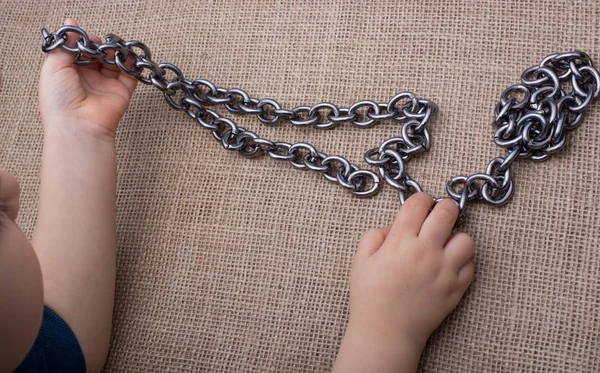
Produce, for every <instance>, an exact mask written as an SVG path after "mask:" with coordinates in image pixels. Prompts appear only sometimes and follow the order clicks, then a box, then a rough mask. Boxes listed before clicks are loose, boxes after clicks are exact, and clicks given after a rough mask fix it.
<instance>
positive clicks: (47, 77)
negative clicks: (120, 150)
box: [39, 19, 137, 137]
mask: <svg viewBox="0 0 600 373" xmlns="http://www.w3.org/2000/svg"><path fill="white" fill-rule="evenodd" d="M65 24H66V25H73V26H77V23H76V22H75V21H74V20H71V19H67V20H66V21H65ZM68 35H69V39H68V41H67V44H68V45H69V46H75V41H76V39H77V37H76V35H73V33H68ZM89 37H90V40H91V41H94V42H96V43H100V42H101V40H100V38H98V37H97V36H94V35H90V36H89ZM109 53H110V52H109ZM111 54H112V55H114V52H113V53H110V54H109V57H111ZM73 59H74V55H73V54H70V53H66V52H64V51H62V50H56V51H54V52H51V53H50V54H49V55H48V57H47V58H46V61H45V62H44V65H43V67H42V73H41V76H40V91H39V100H40V111H41V114H42V122H43V124H44V128H45V129H46V130H47V129H48V128H50V127H52V126H65V125H67V126H69V125H76V126H77V128H76V129H77V130H83V131H89V132H90V133H91V134H93V135H100V136H106V135H108V136H111V137H113V136H114V134H115V131H116V129H117V125H118V123H119V120H120V119H121V117H122V116H123V113H124V112H125V110H126V109H127V107H128V106H129V100H130V98H131V95H132V94H133V91H134V90H135V87H136V86H137V80H136V79H135V78H133V77H131V76H128V75H127V74H125V73H121V70H120V69H119V68H118V67H116V66H106V65H103V64H101V63H96V64H93V65H91V66H85V67H84V66H77V65H75V64H74V63H73ZM131 63H132V58H130V60H128V61H127V62H126V65H127V66H130V65H131Z"/></svg>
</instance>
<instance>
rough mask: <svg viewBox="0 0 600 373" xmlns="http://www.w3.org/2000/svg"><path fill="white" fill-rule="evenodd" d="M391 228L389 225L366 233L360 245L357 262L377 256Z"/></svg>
mask: <svg viewBox="0 0 600 373" xmlns="http://www.w3.org/2000/svg"><path fill="white" fill-rule="evenodd" d="M391 227H392V226H391V225H388V226H387V227H384V228H373V229H371V230H370V231H368V232H367V233H365V235H364V236H363V238H362V239H361V240H360V243H359V244H358V249H357V250H356V256H355V260H356V261H362V260H365V259H366V258H368V257H370V256H371V255H373V254H375V253H376V252H377V250H379V248H380V247H381V245H383V242H384V241H385V238H386V237H387V235H388V233H389V232H390V229H391Z"/></svg>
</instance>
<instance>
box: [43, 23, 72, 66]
mask: <svg viewBox="0 0 600 373" xmlns="http://www.w3.org/2000/svg"><path fill="white" fill-rule="evenodd" d="M65 26H77V27H79V25H78V24H77V22H76V21H75V20H74V19H71V18H67V19H66V20H65ZM78 38H79V35H77V33H75V32H67V41H66V43H65V44H66V45H67V46H69V47H75V46H76V41H77V39H78ZM74 57H75V56H74V55H73V54H71V53H67V52H65V51H63V50H61V49H60V48H57V49H55V50H54V51H52V52H50V53H48V56H47V57H46V61H45V62H44V65H43V66H42V71H43V72H44V73H45V75H47V76H50V75H52V74H53V73H55V72H57V71H59V70H60V69H63V68H65V67H68V66H71V65H72V64H73V58H74Z"/></svg>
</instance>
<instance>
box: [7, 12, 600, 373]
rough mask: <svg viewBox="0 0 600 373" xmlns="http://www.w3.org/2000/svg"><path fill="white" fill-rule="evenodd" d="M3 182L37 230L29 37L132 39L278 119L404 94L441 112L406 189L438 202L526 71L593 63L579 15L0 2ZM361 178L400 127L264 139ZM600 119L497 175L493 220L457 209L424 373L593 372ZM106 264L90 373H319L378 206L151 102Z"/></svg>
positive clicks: (343, 317) (26, 224)
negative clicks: (229, 144) (277, 109)
mask: <svg viewBox="0 0 600 373" xmlns="http://www.w3.org/2000/svg"><path fill="white" fill-rule="evenodd" d="M0 6H1V12H0V69H1V70H0V71H1V73H2V75H3V85H2V89H1V91H0V141H1V146H0V167H2V168H4V169H6V170H8V171H10V172H12V173H14V174H15V175H16V176H17V177H18V179H19V180H20V182H21V185H22V213H21V216H20V219H19V223H20V225H21V227H22V228H23V230H24V231H25V232H26V233H27V234H29V235H31V233H32V231H33V226H34V223H35V217H36V204H37V198H38V183H39V180H38V172H39V162H40V154H41V144H42V131H41V126H40V118H39V113H38V108H37V79H38V76H39V71H40V66H41V64H42V62H43V60H44V55H43V53H42V52H41V50H40V41H41V39H40V33H39V29H40V28H42V27H47V28H49V29H51V30H55V29H56V28H57V27H59V26H60V25H61V22H62V21H63V19H64V18H65V17H67V16H70V17H74V18H76V19H77V20H78V21H79V23H80V24H81V26H82V27H83V28H84V29H85V30H87V31H89V32H92V33H96V34H101V35H104V34H105V33H107V32H113V33H116V34H117V35H120V36H121V37H123V38H125V39H138V40H141V41H143V42H145V43H146V44H148V46H149V47H150V48H151V50H152V51H153V56H154V59H155V60H157V61H158V62H172V63H175V64H176V65H178V66H179V67H180V68H181V69H182V70H183V71H184V72H185V73H186V75H188V76H191V77H203V78H208V79H210V80H212V81H214V82H215V83H217V84H218V85H219V86H222V87H241V88H244V89H245V90H246V91H247V92H249V93H251V94H252V95H253V96H254V97H273V98H275V99H278V100H279V101H280V102H281V103H282V104H284V105H285V106H286V107H293V106H296V105H300V104H314V103H317V102H320V101H331V102H336V103H338V104H339V105H342V106H343V105H348V104H350V103H352V102H354V101H356V100H357V99H360V98H371V99H376V100H381V101H385V100H388V99H389V98H390V97H392V96H393V95H394V94H395V93H396V92H400V91H403V90H410V91H413V92H415V93H417V94H418V95H419V96H422V97H427V98H429V99H432V100H434V101H435V102H436V103H437V104H438V105H439V108H440V112H439V114H438V116H437V118H436V119H435V120H434V121H433V123H432V125H431V130H432V135H433V141H434V143H433V147H432V150H431V152H430V153H428V154H426V155H424V156H421V157H420V158H419V159H415V160H412V161H411V162H410V164H409V166H408V167H409V170H410V172H411V175H412V176H414V177H415V178H416V179H417V180H419V181H421V184H422V185H423V186H424V187H425V188H426V189H427V190H428V191H430V192H431V193H434V194H437V195H441V194H442V193H443V185H444V184H445V182H446V180H448V178H449V177H450V176H452V175H457V174H467V173H472V172H475V171H477V170H481V169H483V167H484V166H485V165H486V164H487V161H488V160H489V159H490V158H491V157H495V156H498V155H501V154H503V152H502V151H501V149H499V148H497V147H496V146H495V145H494V144H493V142H492V135H493V130H492V127H491V125H490V123H491V120H492V109H493V107H494V104H495V102H496V100H497V98H498V97H499V94H500V93H501V92H502V90H503V89H504V88H505V87H506V86H508V85H510V84H513V83H516V82H518V80H519V77H520V74H521V72H522V71H523V69H525V68H526V67H528V66H530V65H533V64H535V63H537V62H538V61H539V60H540V59H541V58H543V57H544V56H546V55H547V54H550V53H553V52H562V51H568V50H572V49H581V50H584V51H586V52H587V53H589V54H590V55H591V56H592V58H593V59H594V60H595V61H596V62H597V63H598V62H600V51H599V43H600V37H599V34H600V6H599V3H598V1H597V0H594V1H559V0H555V1H517V0H515V1H508V0H489V1H421V2H413V1H401V2H393V1H389V2H385V1H381V2H377V1H352V0H347V1H341V0H340V1H314V2H284V1H252V2H246V1H239V0H234V1H226V2H216V1H140V0H131V1H130V0H127V1H125V0H121V1H108V0H101V1H97V2H80V1H67V0H59V1H54V2H37V1H19V2H17V1H7V0H0ZM235 120H236V122H238V123H240V124H242V125H243V126H244V127H246V128H250V129H253V130H255V131H257V132H258V133H260V134H264V135H266V136H267V137H269V138H273V139H277V140H285V141H288V142H291V141H297V140H306V141H309V142H312V143H314V144H315V145H316V146H317V147H318V148H319V149H322V150H324V151H325V152H327V153H336V154H345V155H347V156H348V157H349V158H350V159H351V160H352V161H354V162H357V163H359V164H361V165H363V166H364V161H362V154H363V152H364V151H365V150H367V149H369V148H371V147H373V146H375V145H376V144H378V143H379V142H380V141H381V140H382V139H384V138H387V137H389V136H390V135H391V134H393V133H394V132H395V131H397V130H398V129H397V127H394V126H393V125H392V124H386V125H380V126H377V127H375V128H373V129H370V130H358V129H354V128H350V127H347V126H345V127H343V128H338V129H335V130H332V131H318V130H315V129H306V128H305V129H297V128H291V127H290V126H289V125H286V126H281V127H277V128H265V126H263V125H261V124H260V123H258V122H257V121H256V120H254V119H252V118H250V117H245V118H239V117H237V118H235ZM599 128H600V105H599V103H598V102H596V103H595V104H594V105H593V108H592V109H590V110H589V112H588V114H587V117H586V119H585V123H584V124H583V126H582V127H581V128H580V129H578V130H577V131H576V132H575V133H573V135H572V137H571V138H570V139H569V141H568V145H567V147H566V149H564V150H563V151H562V152H561V153H560V154H559V155H557V156H555V157H553V158H552V159H551V160H550V161H548V162H546V163H542V164H536V163H531V162H520V163H519V164H518V165H517V166H516V167H515V170H514V171H515V173H516V182H517V193H516V196H515V198H514V200H513V201H512V203H510V205H508V206H506V207H503V208H500V209H492V208H488V207H487V206H476V207H474V208H472V209H471V210H470V216H469V219H468V223H467V225H466V227H465V228H464V230H466V231H467V232H469V233H470V234H472V236H473V237H474V239H475V241H476V243H477V253H476V258H475V262H476V268H477V269H476V280H475V282H474V283H473V285H472V286H471V288H470V290H469V292H468V294H467V295H466V297H465V298H464V300H463V301H462V303H461V304H460V305H459V307H458V308H457V309H456V311H455V312H454V313H452V314H451V315H450V316H449V318H448V319H447V320H446V321H445V322H444V323H443V324H442V326H441V327H440V328H439V330H438V331H437V332H436V333H435V334H434V335H433V337H432V338H431V340H430V342H429V343H428V345H427V348H426V350H425V353H424V355H423V359H422V363H421V367H420V369H421V370H422V371H424V372H449V371H453V372H454V371H456V372H459V371H460V372H482V371H486V372H488V371H489V372H516V371H561V372H563V371H570V372H583V371H587V372H592V371H599V370H600V325H599V322H600V321H599V318H600V316H599V312H600V300H599V297H600V247H599V246H600V245H599V242H600V230H599V229H598V226H599V223H600V207H599V205H600V192H599V188H598V178H599V176H600V164H599V161H598V160H599V159H600V129H599ZM117 149H118V155H119V158H118V166H119V179H118V182H119V185H118V222H117V223H118V252H119V253H118V262H117V269H118V273H117V292H116V305H115V314H114V326H113V335H112V347H111V350H110V355H109V358H108V361H107V364H106V368H105V369H106V371H107V372H149V371H164V372H182V371H206V372H222V371H265V372H266V371H281V372H296V371H298V372H299V371H327V370H329V369H330V367H331V364H332V362H333V360H334V358H335V356H336V352H337V349H338V347H339V344H340V340H341V338H342V336H343V333H344V329H345V324H346V321H347V312H348V277H349V271H350V264H351V261H352V257H353V253H354V250H355V247H356V243H357V241H358V240H359V238H360V236H361V235H362V234H363V233H364V232H365V231H366V230H367V229H368V228H370V227H373V226H380V225H383V224H386V223H387V222H389V221H391V219H392V217H393V215H394V213H395V211H396V209H397V208H398V202H397V199H396V197H395V195H394V193H393V192H392V191H391V190H389V189H387V190H385V191H384V192H383V193H381V194H380V195H378V196H377V197H376V198H374V199H370V200H360V199H356V198H353V197H352V196H351V195H350V194H349V193H347V192H346V191H345V190H343V189H342V188H340V187H338V186H335V185H333V184H330V183H327V182H325V181H324V180H323V179H322V178H321V177H320V176H319V175H317V174H315V173H308V172H306V173H303V172H300V171H297V170H295V169H293V168H292V167H291V166H289V165H286V164H284V163H276V162H274V161H272V160H269V159H267V158H260V159H255V160H248V159H245V158H242V157H240V156H238V155H236V154H234V153H231V152H226V151H224V150H223V149H222V147H221V146H220V145H219V144H218V143H217V142H215V141H214V140H213V139H212V136H211V135H210V134H209V133H207V132H205V131H204V130H202V129H201V128H199V127H197V126H194V124H193V121H192V120H191V119H190V118H188V117H187V116H186V115H185V114H182V113H179V112H175V111H173V110H171V109H170V108H169V107H168V106H167V105H166V103H165V102H164V101H163V99H162V98H161V96H160V95H159V94H158V92H157V91H156V90H155V89H153V88H152V87H149V86H141V85H140V87H139V88H138V90H137V92H136V93H135V96H134V98H133V102H132V104H131V107H130V109H129V111H128V112H127V113H126V115H125V117H124V118H123V120H122V122H121V124H120V129H119V132H118V136H117Z"/></svg>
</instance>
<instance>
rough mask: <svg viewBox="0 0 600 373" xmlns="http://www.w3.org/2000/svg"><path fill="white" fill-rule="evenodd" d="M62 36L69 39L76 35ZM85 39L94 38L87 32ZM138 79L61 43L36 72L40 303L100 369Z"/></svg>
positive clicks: (35, 242) (36, 245)
mask: <svg viewBox="0 0 600 373" xmlns="http://www.w3.org/2000/svg"><path fill="white" fill-rule="evenodd" d="M66 23H67V24H71V25H76V23H75V21H73V20H67V22H66ZM68 36H69V37H68V41H67V44H69V45H71V46H73V45H74V44H75V39H76V38H75V37H74V35H68ZM90 40H92V41H94V42H97V43H99V42H100V39H99V38H98V37H96V36H93V35H90ZM112 54H113V53H112V52H109V56H108V57H109V58H112ZM127 63H128V64H129V67H130V66H131V65H130V64H131V61H128V62H126V64H127ZM136 85H137V81H136V80H135V79H134V78H131V77H129V76H127V75H126V74H121V72H120V70H119V69H118V68H116V67H110V66H108V67H107V66H103V65H101V64H95V65H91V66H86V67H79V66H76V65H74V64H73V55H71V54H67V53H64V52H63V51H61V50H56V51H54V52H52V53H50V54H49V55H48V57H47V58H46V61H45V62H44V65H43V67H42V72H41V75H40V88H39V90H40V94H39V100H40V112H41V116H42V125H43V129H44V150H43V154H42V170H41V181H40V201H39V212H38V221H37V224H36V228H35V232H34V238H33V241H32V243H33V246H34V248H35V250H36V253H37V255H38V258H39V261H40V265H41V268H42V274H43V282H44V302H45V303H46V305H48V306H49V307H50V308H52V309H53V310H54V311H55V312H56V313H57V314H58V315H59V316H61V317H62V318H63V319H64V320H65V322H67V324H69V326H70V327H71V329H72V330H73V333H74V334H75V336H76V337H77V340H78V342H79V344H80V346H81V349H82V351H83V355H84V357H85V360H86V366H87V370H88V371H90V372H96V371H100V369H101V368H102V366H103V365H104V361H105V359H106V356H107V353H108V346H109V340H110V332H111V324H112V309H113V298H114V285H115V265H116V263H115V262H116V244H115V242H116V233H115V227H116V182H117V179H116V153H115V143H114V136H115V132H116V129H117V124H118V123H119V120H120V119H121V117H122V116H123V114H124V112H125V110H126V109H127V107H128V106H129V100H130V98H131V95H132V94H133V92H134V90H135V87H136Z"/></svg>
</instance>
